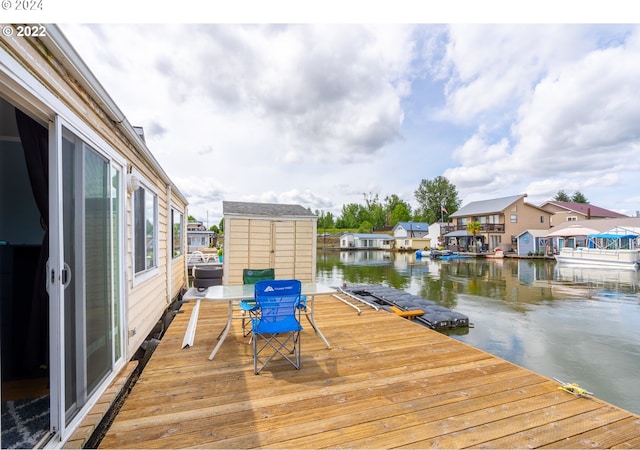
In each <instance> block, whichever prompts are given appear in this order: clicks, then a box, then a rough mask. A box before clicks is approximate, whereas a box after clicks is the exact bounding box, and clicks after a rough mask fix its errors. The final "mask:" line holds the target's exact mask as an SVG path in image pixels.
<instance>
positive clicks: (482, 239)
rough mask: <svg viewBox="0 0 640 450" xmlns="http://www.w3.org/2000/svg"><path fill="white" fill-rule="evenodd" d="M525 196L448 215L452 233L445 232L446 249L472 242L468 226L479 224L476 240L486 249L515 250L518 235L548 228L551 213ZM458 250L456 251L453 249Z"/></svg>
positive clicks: (485, 202) (475, 204) (480, 203)
mask: <svg viewBox="0 0 640 450" xmlns="http://www.w3.org/2000/svg"><path fill="white" fill-rule="evenodd" d="M526 197H527V194H522V195H513V196H510V197H502V198H495V199H491V200H482V201H477V202H472V203H469V204H468V205H465V206H463V207H462V208H460V209H459V210H458V211H456V212H455V213H453V214H451V215H450V216H449V219H450V220H451V221H452V222H454V223H455V231H452V232H450V233H447V234H446V235H445V238H447V242H446V244H447V246H448V247H449V248H451V247H453V248H455V249H456V250H457V249H459V248H464V247H465V246H468V245H474V244H475V243H472V242H471V241H472V239H473V237H472V236H471V235H470V234H469V233H468V232H467V224H469V223H471V222H479V223H480V232H479V233H478V234H477V235H476V240H477V241H479V243H480V244H481V245H482V248H483V249H485V250H489V249H494V248H496V247H501V248H502V249H503V250H504V251H515V249H516V246H517V236H518V235H519V234H520V233H522V232H524V231H525V230H528V229H548V228H549V227H550V218H551V214H552V213H551V212H549V211H547V210H545V209H543V208H541V207H539V206H535V205H532V204H530V203H527V202H525V198H526ZM456 247H457V248H456Z"/></svg>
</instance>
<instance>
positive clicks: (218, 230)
mask: <svg viewBox="0 0 640 450" xmlns="http://www.w3.org/2000/svg"><path fill="white" fill-rule="evenodd" d="M209 231H213V232H214V233H218V234H220V228H218V226H217V225H211V226H210V227H209Z"/></svg>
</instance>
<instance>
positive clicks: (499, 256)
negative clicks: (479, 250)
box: [485, 247, 504, 259]
mask: <svg viewBox="0 0 640 450" xmlns="http://www.w3.org/2000/svg"><path fill="white" fill-rule="evenodd" d="M485 257H487V258H495V259H502V258H504V252H503V251H502V249H501V248H500V247H497V248H496V249H495V250H494V252H493V253H489V254H487V255H485Z"/></svg>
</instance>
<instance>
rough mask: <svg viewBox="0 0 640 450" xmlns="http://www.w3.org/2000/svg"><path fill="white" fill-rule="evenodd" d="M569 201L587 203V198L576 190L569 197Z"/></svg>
mask: <svg viewBox="0 0 640 450" xmlns="http://www.w3.org/2000/svg"><path fill="white" fill-rule="evenodd" d="M571 201H572V202H574V203H589V200H587V198H586V197H585V196H584V194H582V192H580V191H576V192H575V193H574V194H573V196H572V197H571Z"/></svg>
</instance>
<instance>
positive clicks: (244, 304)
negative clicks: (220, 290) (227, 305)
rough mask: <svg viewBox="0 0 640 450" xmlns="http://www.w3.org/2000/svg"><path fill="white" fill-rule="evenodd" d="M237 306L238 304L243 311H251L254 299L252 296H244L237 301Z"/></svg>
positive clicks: (254, 302) (254, 303)
mask: <svg viewBox="0 0 640 450" xmlns="http://www.w3.org/2000/svg"><path fill="white" fill-rule="evenodd" d="M238 306H240V309H242V310H243V311H251V310H252V309H254V308H255V307H256V301H255V300H254V299H252V298H245V299H243V300H240V301H239V302H238Z"/></svg>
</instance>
